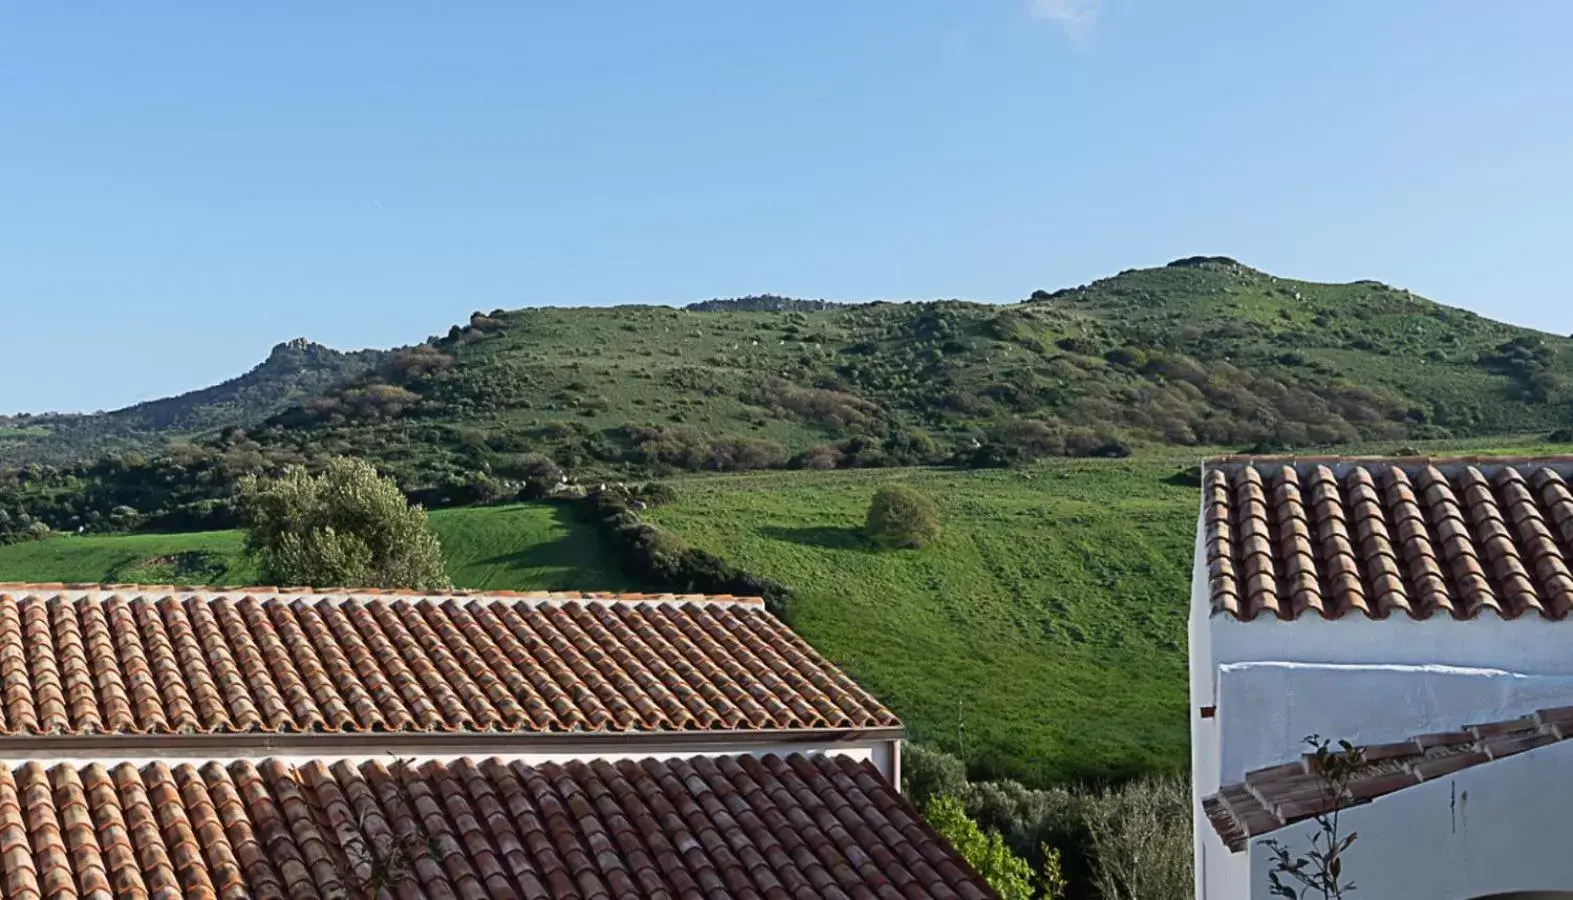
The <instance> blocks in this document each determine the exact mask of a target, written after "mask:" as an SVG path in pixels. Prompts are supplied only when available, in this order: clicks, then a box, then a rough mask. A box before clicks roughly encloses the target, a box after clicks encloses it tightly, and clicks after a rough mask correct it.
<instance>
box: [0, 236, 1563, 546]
mask: <svg viewBox="0 0 1573 900" xmlns="http://www.w3.org/2000/svg"><path fill="white" fill-rule="evenodd" d="M1570 350H1573V341H1569V340H1568V339H1565V338H1562V337H1557V336H1553V335H1549V334H1544V333H1540V332H1535V331H1532V330H1529V329H1524V328H1518V327H1515V326H1512V325H1507V324H1503V323H1500V322H1494V321H1491V320H1489V319H1486V318H1484V317H1482V316H1479V315H1476V314H1474V313H1470V312H1467V311H1465V310H1461V309H1454V308H1449V307H1445V306H1442V305H1439V304H1436V303H1433V302H1431V301H1428V300H1426V299H1424V298H1421V297H1418V296H1415V295H1413V294H1411V293H1409V292H1408V291H1404V290H1401V289H1397V288H1392V287H1388V286H1386V285H1383V284H1380V283H1377V282H1372V281H1361V282H1355V283H1352V284H1319V283H1314V282H1306V281H1296V280H1292V279H1285V278H1278V277H1275V276H1273V275H1269V274H1267V273H1264V272H1260V271H1257V270H1255V269H1252V268H1249V267H1247V266H1244V265H1242V264H1240V263H1238V262H1236V261H1234V260H1231V259H1227V258H1223V257H1194V258H1190V259H1185V260H1177V261H1175V262H1174V263H1171V264H1170V265H1168V266H1164V267H1160V268H1154V269H1139V270H1131V271H1127V272H1122V273H1120V274H1118V275H1115V276H1113V277H1110V278H1105V279H1101V280H1099V281H1096V282H1093V283H1092V284H1088V285H1083V286H1080V287H1074V288H1067V289H1064V290H1059V291H1054V292H1046V291H1038V292H1035V293H1033V294H1032V296H1031V297H1030V298H1029V299H1027V300H1025V301H1023V302H1020V303H1015V304H1009V305H992V304H983V303H968V302H961V301H948V300H947V301H934V302H926V303H869V304H855V305H853V304H848V305H838V304H822V303H820V302H819V301H794V300H790V299H789V298H781V297H769V296H765V297H756V298H743V299H741V300H735V301H714V302H711V303H707V304H703V305H700V306H699V307H698V308H690V309H675V308H671V307H656V306H624V307H612V308H559V307H542V308H531V309H522V310H512V311H507V310H497V311H494V312H492V313H490V314H482V313H475V314H474V315H472V316H471V317H470V319H469V321H468V322H466V323H464V324H462V325H456V326H454V327H453V328H452V329H451V330H450V331H449V333H448V334H447V335H446V336H444V337H442V338H439V339H434V340H432V341H430V342H428V343H426V344H421V345H418V346H415V347H411V348H406V349H404V350H400V351H395V352H392V353H390V354H387V355H386V356H384V357H380V358H378V359H377V360H376V365H375V367H371V366H370V365H369V363H371V362H372V357H369V356H356V357H353V359H354V360H355V361H356V364H360V365H364V366H365V370H364V371H362V372H361V373H360V374H358V375H354V376H353V377H349V378H347V379H345V380H337V379H338V377H339V376H342V375H346V374H349V373H348V372H347V371H346V369H347V368H349V364H348V362H347V361H346V363H345V365H344V366H341V367H340V368H338V369H337V370H335V371H334V372H333V373H332V376H333V377H321V378H319V379H317V380H316V381H315V382H314V385H315V388H312V387H308V386H304V385H302V384H301V383H299V382H296V383H294V386H293V388H292V390H293V396H296V397H298V398H300V399H299V400H298V402H294V403H290V404H288V405H287V406H285V407H284V408H282V409H281V410H279V411H278V412H277V413H276V414H274V415H271V416H269V417H268V418H266V419H265V420H264V421H262V422H260V423H259V424H253V425H248V426H247V427H246V428H245V429H244V432H243V433H230V434H227V435H223V436H217V435H215V436H211V437H208V438H205V439H203V440H202V441H201V442H200V443H201V446H200V447H197V448H192V447H185V448H182V449H181V450H180V453H179V454H178V456H179V458H178V459H164V460H160V459H154V460H151V461H150V462H149V463H148V466H150V467H151V469H149V470H146V471H136V472H126V471H122V470H121V469H120V468H116V467H114V466H108V467H105V466H99V467H92V466H84V467H79V468H78V469H77V470H75V471H74V472H72V473H62V474H60V475H59V476H58V477H56V478H53V479H52V480H51V479H37V478H35V479H32V480H31V481H29V482H28V483H27V484H25V485H23V484H21V483H16V484H12V485H10V486H9V487H8V485H7V481H6V477H5V476H4V474H3V473H0V511H3V510H5V509H6V508H8V507H9V508H10V509H11V511H12V513H13V519H14V518H15V514H17V513H20V512H23V511H29V513H30V514H41V515H42V516H43V517H44V518H45V519H46V521H48V522H49V523H50V524H51V525H52V526H55V527H59V526H61V525H70V524H71V523H72V522H80V523H83V524H87V525H88V526H89V527H100V526H101V525H104V523H108V522H110V521H111V520H112V519H113V518H114V517H112V516H111V515H110V514H111V512H112V511H113V509H114V508H115V507H124V508H125V509H122V510H121V511H120V512H119V513H118V514H117V515H118V520H117V521H141V519H140V518H138V517H135V516H130V515H129V514H128V513H127V512H126V510H127V509H129V510H132V511H134V512H136V513H138V514H139V516H148V515H151V516H153V518H154V521H157V522H160V523H163V524H165V525H178V526H179V527H196V526H197V525H198V524H199V523H202V522H207V523H211V524H217V523H221V522H222V521H223V517H222V516H218V517H217V518H214V517H213V516H212V515H210V513H212V511H213V510H215V509H220V510H221V509H222V507H223V505H224V497H225V496H227V490H228V485H229V484H231V483H232V482H233V479H234V478H235V477H237V475H238V474H239V473H243V472H246V471H257V470H259V469H266V468H268V467H270V466H273V465H276V464H278V463H281V462H288V461H301V460H307V461H309V460H311V459H313V458H316V457H320V456H323V455H327V454H355V455H360V456H364V457H367V458H370V459H373V460H375V461H377V462H378V463H379V464H381V465H382V466H384V467H385V468H386V469H387V470H389V471H391V472H393V473H394V474H395V475H397V476H398V477H399V479H400V480H401V483H402V484H404V486H405V487H406V488H407V489H408V490H410V491H411V493H412V494H413V495H414V496H416V497H417V498H418V499H420V500H422V501H423V502H426V503H428V504H432V505H439V506H440V505H448V504H454V503H464V502H471V501H474V500H480V499H487V498H490V497H496V496H502V495H507V494H509V493H511V492H514V491H516V490H517V485H518V482H519V481H521V480H523V479H525V478H528V477H531V476H532V475H539V473H540V472H542V471H543V469H542V462H541V460H540V459H539V458H538V457H537V456H536V454H547V455H549V456H550V457H551V458H552V459H553V460H555V461H556V463H557V464H559V465H561V466H562V467H564V468H566V469H567V470H568V471H569V473H570V474H573V475H580V476H586V477H600V476H612V477H616V476H642V475H649V474H655V475H660V474H663V473H669V472H675V471H682V470H739V469H755V468H771V467H780V466H786V465H795V466H800V467H804V468H837V467H866V466H879V465H891V464H917V463H938V462H951V463H957V464H962V465H970V466H996V465H1007V464H1011V463H1014V462H1018V461H1021V460H1025V459H1031V458H1037V457H1044V456H1056V455H1071V456H1087V455H1123V454H1125V453H1128V452H1130V446H1131V445H1137V446H1139V445H1141V444H1143V443H1161V444H1175V445H1193V444H1195V445H1206V446H1234V447H1248V446H1255V445H1263V446H1266V445H1271V446H1274V447H1293V448H1298V449H1316V448H1329V447H1335V446H1337V445H1339V444H1341V443H1344V442H1348V441H1351V440H1356V439H1381V440H1392V441H1404V440H1421V439H1439V438H1448V437H1466V436H1478V435H1494V434H1510V433H1511V434H1524V433H1533V432H1542V433H1543V432H1545V431H1549V430H1552V429H1555V428H1559V427H1565V426H1568V425H1570V424H1573V352H1570ZM330 352H331V351H330ZM300 368H301V367H299V366H294V367H290V370H291V371H299V370H300ZM323 374H324V376H326V374H327V373H323ZM232 384H233V383H232ZM222 389H223V386H221V387H220V388H215V389H213V390H222ZM200 393H203V392H199V394H200ZM279 393H285V392H283V391H281V392H279ZM277 395H278V394H274V395H269V396H277ZM187 396H188V397H189V396H194V395H187ZM280 405H281V406H282V405H283V404H282V403H281V404H280ZM144 406H150V405H144ZM265 406H266V404H265V403H262V402H260V401H259V402H254V403H250V404H245V405H244V408H245V409H247V410H257V409H262V408H264V407H265ZM204 408H222V407H221V406H217V405H216V404H209V406H207V407H204ZM133 409H138V408H133ZM131 413H132V411H123V412H122V413H117V414H112V415H119V416H126V415H130V414H131ZM142 415H143V416H144V418H142V419H139V420H138V421H145V422H154V421H162V422H172V421H182V422H187V423H190V422H192V421H193V420H192V419H191V418H189V417H188V418H185V419H180V418H179V417H176V416H173V415H163V414H155V413H153V412H147V413H145V414H142ZM203 421H204V422H206V423H207V425H208V427H212V426H214V425H217V424H218V422H217V421H216V420H215V418H212V417H210V418H208V419H205V420H203ZM230 421H234V418H233V417H232V418H231V419H230ZM0 427H5V426H4V425H0ZM11 427H12V428H13V430H14V429H15V428H16V427H18V426H17V425H16V424H13V425H12V426H11ZM22 427H27V425H26V423H23V425H22ZM188 427H189V426H188ZM59 437H63V438H69V434H62V435H59ZM84 485H87V486H90V487H85V486H84ZM194 504H195V505H198V506H200V508H201V509H202V510H203V511H204V512H203V514H202V516H199V517H197V518H195V519H193V518H192V517H191V516H187V515H185V514H184V513H182V514H180V515H177V516H175V518H174V519H173V520H171V519H170V518H169V516H168V515H167V514H168V513H172V512H179V511H180V510H183V509H186V508H188V507H192V506H193V505H194ZM94 510H96V511H97V514H98V516H99V519H98V520H97V521H94V520H92V519H90V518H86V517H87V516H88V514H89V513H90V512H92V511H94Z"/></svg>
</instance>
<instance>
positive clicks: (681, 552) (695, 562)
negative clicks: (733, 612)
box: [580, 486, 792, 615]
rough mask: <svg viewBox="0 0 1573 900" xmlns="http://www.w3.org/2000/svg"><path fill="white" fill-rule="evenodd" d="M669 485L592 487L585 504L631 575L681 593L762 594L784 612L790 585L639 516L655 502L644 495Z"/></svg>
mask: <svg viewBox="0 0 1573 900" xmlns="http://www.w3.org/2000/svg"><path fill="white" fill-rule="evenodd" d="M663 487H664V486H663ZM670 490H671V489H670V488H665V489H664V490H663V489H662V488H661V487H657V488H654V489H653V490H652V489H651V488H648V487H647V488H644V489H638V488H636V489H633V490H630V489H628V488H623V487H618V486H609V487H607V488H605V489H597V490H594V491H591V492H590V494H589V495H588V496H587V497H585V499H584V500H583V501H581V502H580V507H581V508H582V509H583V510H584V513H585V515H586V517H587V518H588V519H589V520H590V522H591V524H592V525H594V526H595V528H596V530H597V531H599V532H600V533H601V537H602V539H603V540H605V541H606V543H607V545H608V546H609V547H610V548H611V550H612V552H613V553H614V554H615V555H616V556H617V558H618V559H619V561H620V562H621V564H622V567H623V570H624V572H626V573H627V574H628V575H629V576H630V577H632V578H635V579H638V580H640V581H643V582H647V583H650V584H654V585H657V586H660V587H664V588H666V589H668V590H671V591H676V592H679V593H691V594H731V595H733V596H739V597H761V598H763V599H764V601H765V606H766V608H767V609H769V610H770V611H771V612H773V613H775V614H776V615H783V614H785V612H786V609H787V606H788V604H789V603H790V601H791V598H792V597H791V592H790V591H789V590H788V589H787V587H786V586H785V585H783V584H781V583H780V582H777V581H772V580H770V579H768V578H761V577H759V576H758V575H755V574H753V573H751V572H747V571H744V570H743V569H740V568H738V567H737V566H734V565H732V564H731V563H729V562H727V561H726V560H724V559H722V558H721V557H719V556H716V555H715V554H713V553H709V552H706V551H704V550H700V549H698V548H695V547H691V546H689V545H688V543H687V542H686V541H683V540H682V539H681V538H679V537H677V536H676V535H674V534H672V533H671V532H668V531H663V530H661V529H659V528H657V527H655V526H654V525H651V524H649V523H647V522H645V521H644V520H643V519H642V518H640V516H639V513H638V511H637V510H638V509H640V508H644V507H647V506H650V505H652V503H651V501H649V500H646V499H643V498H644V497H645V496H654V497H662V496H664V495H665V496H670V495H668V494H667V492H668V491H670Z"/></svg>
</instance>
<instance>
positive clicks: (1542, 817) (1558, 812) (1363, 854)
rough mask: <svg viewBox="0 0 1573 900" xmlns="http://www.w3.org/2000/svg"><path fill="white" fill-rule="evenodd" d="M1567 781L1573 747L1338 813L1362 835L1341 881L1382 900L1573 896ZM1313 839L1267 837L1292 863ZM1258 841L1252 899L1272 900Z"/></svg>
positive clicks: (1298, 829)
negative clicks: (1556, 893) (1538, 894)
mask: <svg viewBox="0 0 1573 900" xmlns="http://www.w3.org/2000/svg"><path fill="white" fill-rule="evenodd" d="M1570 772H1573V741H1564V742H1561V743H1557V744H1551V745H1548V746H1546V747H1541V748H1538V749H1535V750H1530V751H1528V752H1526V753H1522V754H1519V755H1517V756H1511V757H1508V758H1506V759H1501V760H1497V761H1494V762H1488V763H1484V764H1481V765H1478V766H1474V767H1472V768H1468V769H1464V770H1462V771H1460V772H1457V773H1456V774H1454V775H1453V776H1451V777H1448V778H1442V779H1438V780H1436V781H1432V782H1427V783H1424V784H1419V785H1416V786H1414V787H1409V788H1405V789H1403V790H1401V791H1399V792H1397V793H1394V794H1390V795H1388V796H1386V797H1381V798H1378V799H1377V800H1375V801H1373V802H1371V803H1369V804H1365V805H1363V806H1357V807H1353V808H1351V809H1348V810H1345V811H1344V812H1343V813H1342V815H1341V819H1342V823H1341V828H1340V830H1342V831H1345V832H1346V833H1347V832H1349V831H1354V832H1357V833H1358V834H1359V837H1358V838H1357V839H1356V841H1355V843H1354V845H1353V846H1352V847H1350V849H1349V850H1348V852H1347V854H1346V858H1345V862H1344V867H1345V873H1346V877H1347V878H1348V879H1349V880H1352V881H1354V882H1355V883H1356V885H1358V887H1359V890H1358V891H1357V893H1356V896H1359V897H1372V898H1378V897H1379V898H1381V900H1475V898H1484V897H1493V896H1495V895H1498V894H1508V893H1516V892H1520V891H1523V892H1530V893H1531V896H1533V894H1534V893H1535V892H1550V891H1573V853H1570V852H1568V849H1567V846H1566V844H1567V835H1568V829H1567V815H1568V810H1569V809H1573V778H1569V777H1568V775H1569V773H1570ZM1315 831H1316V827H1315V825H1314V824H1313V823H1309V822H1302V823H1298V824H1296V825H1294V826H1291V827H1289V828H1285V829H1282V830H1280V831H1278V832H1275V833H1274V834H1273V835H1271V837H1273V838H1277V839H1278V840H1280V841H1282V842H1284V844H1285V845H1286V846H1287V847H1288V848H1289V849H1290V850H1291V852H1292V853H1295V854H1296V855H1298V854H1300V853H1302V852H1303V850H1304V848H1305V847H1306V846H1307V842H1308V841H1309V840H1310V838H1311V836H1312V835H1313V834H1314V833H1315ZM1264 839H1265V837H1264V838H1257V839H1255V840H1253V841H1252V843H1251V847H1250V849H1249V851H1248V853H1249V856H1250V860H1251V865H1250V869H1251V871H1250V872H1249V873H1248V875H1247V877H1248V879H1249V888H1250V894H1249V896H1250V897H1251V898H1253V900H1270V897H1271V895H1270V894H1269V893H1268V890H1267V872H1268V867H1269V866H1268V863H1269V859H1270V857H1269V856H1268V852H1267V850H1266V848H1265V847H1264V846H1263V840H1264ZM1237 855H1238V856H1242V857H1244V856H1246V855H1247V853H1240V854H1237Z"/></svg>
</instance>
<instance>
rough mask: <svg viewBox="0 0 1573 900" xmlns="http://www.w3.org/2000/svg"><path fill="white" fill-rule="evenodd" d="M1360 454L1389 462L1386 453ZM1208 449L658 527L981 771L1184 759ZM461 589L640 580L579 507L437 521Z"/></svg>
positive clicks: (73, 561) (782, 482) (11, 563)
mask: <svg viewBox="0 0 1573 900" xmlns="http://www.w3.org/2000/svg"><path fill="white" fill-rule="evenodd" d="M1346 449H1347V451H1348V452H1349V453H1351V454H1368V455H1381V454H1393V453H1396V452H1397V451H1398V450H1400V449H1407V448H1401V447H1398V446H1393V445H1389V444H1370V445H1363V446H1355V447H1349V448H1346ZM1417 449H1419V450H1421V451H1423V452H1426V453H1432V454H1437V455H1448V454H1457V455H1471V454H1480V455H1491V454H1515V455H1528V454H1536V453H1547V452H1557V451H1558V450H1562V451H1565V450H1566V448H1557V447H1552V446H1546V445H1543V444H1537V443H1536V442H1535V441H1534V440H1532V439H1528V438H1495V439H1481V440H1477V441H1460V442H1449V443H1445V444H1441V443H1436V444H1422V445H1420V446H1419V447H1418V448H1417ZM1207 453H1208V451H1202V450H1189V451H1164V452H1162V453H1159V454H1157V455H1154V456H1150V457H1147V458H1141V459H1131V460H1056V461H1052V462H1047V463H1042V464H1039V465H1035V466H1031V467H1028V468H1024V469H1015V470H999V469H996V470H986V471H965V470H940V469H876V470H855V471H832V472H808V471H779V472H767V473H755V474H745V475H720V476H716V475H712V476H693V477H688V478H682V479H678V480H676V481H674V482H673V485H674V486H675V487H676V489H677V492H678V501H677V502H676V503H675V504H673V505H670V506H665V507H661V508H658V509H656V510H653V511H651V513H650V514H649V515H650V517H651V519H652V521H654V522H656V523H657V524H659V525H661V526H663V527H665V528H668V529H670V530H672V531H674V532H676V533H677V534H680V535H681V536H683V537H684V538H686V539H687V540H688V541H690V542H691V543H693V544H695V545H697V546H699V547H702V548H704V549H706V550H710V551H713V552H716V553H719V554H721V555H722V556H724V557H726V558H727V559H729V560H731V561H732V562H734V563H737V564H739V565H742V566H744V567H745V568H748V569H750V570H752V571H754V572H756V573H758V574H761V575H765V576H768V577H770V578H774V579H777V580H779V581H782V582H784V583H785V584H787V585H789V586H790V587H792V588H793V589H794V591H795V592H796V597H797V599H796V602H795V605H794V606H793V607H792V609H791V610H790V611H789V618H790V620H791V623H792V625H793V626H794V627H795V628H796V629H797V630H798V631H799V632H800V633H801V634H802V635H803V636H804V637H805V638H806V639H808V641H809V642H810V643H812V644H813V645H814V646H815V647H817V648H818V649H819V650H820V651H822V652H824V653H825V654H826V655H828V656H829V657H830V658H832V659H833V660H835V661H836V662H838V663H840V664H841V665H843V666H845V667H846V668H847V669H848V670H849V671H850V672H851V673H852V674H853V675H854V676H855V677H856V678H857V679H858V680H859V681H860V682H861V683H862V684H864V685H865V686H867V687H868V688H869V689H870V690H872V691H873V692H874V693H875V694H876V695H877V696H878V697H879V698H880V699H881V700H883V701H884V702H885V703H886V704H888V705H889V706H890V707H891V708H892V709H894V710H895V711H896V712H897V713H898V714H899V715H900V716H901V717H902V719H903V720H904V721H905V722H906V723H907V725H908V726H909V728H910V731H911V733H912V735H913V736H914V737H916V738H919V739H922V740H925V741H928V742H930V743H934V744H937V745H939V746H940V747H942V748H944V749H946V750H950V751H953V752H959V753H961V754H962V755H964V756H965V757H966V759H967V760H968V761H969V763H971V765H972V768H973V774H974V775H976V776H980V777H982V776H987V777H1012V778H1017V779H1021V780H1024V781H1027V782H1029V783H1032V784H1036V785H1042V784H1049V783H1054V782H1060V781H1065V780H1069V779H1087V778H1093V779H1096V778H1119V777H1122V776H1125V775H1130V774H1134V773H1138V772H1146V771H1181V770H1183V769H1184V767H1185V766H1186V764H1187V749H1186V747H1187V732H1186V717H1185V707H1186V697H1185V694H1186V678H1185V652H1186V647H1185V617H1186V604H1187V602H1188V597H1189V573H1190V565H1191V553H1192V545H1193V537H1194V529H1195V522H1196V512H1197V490H1196V488H1195V487H1191V486H1187V485H1186V484H1185V482H1184V480H1183V479H1180V478H1177V477H1176V476H1177V475H1178V474H1179V473H1180V472H1181V470H1182V469H1184V468H1185V467H1188V466H1191V465H1194V464H1195V463H1196V462H1198V461H1199V460H1200V459H1201V458H1202V457H1203V456H1204V455H1207ZM892 481H904V482H907V483H910V484H912V485H914V486H916V487H918V488H919V489H920V490H922V491H923V492H924V493H925V494H927V495H928V496H929V497H930V498H932V499H933V500H934V501H935V503H936V504H937V505H938V507H939V509H940V512H941V515H942V517H943V520H944V528H945V532H944V535H943V536H942V537H941V538H940V540H939V541H938V542H936V543H935V544H933V545H931V546H929V547H927V548H924V549H923V550H918V551H876V550H874V549H872V548H870V547H869V546H868V545H867V544H866V543H865V541H864V540H863V538H862V536H861V526H862V524H863V518H864V515H865V513H866V510H867V506H868V501H869V498H870V497H871V496H872V495H873V493H874V491H875V489H876V488H877V487H878V486H880V485H881V484H885V483H887V482H892ZM432 522H433V524H434V526H435V527H436V529H437V530H438V532H439V533H440V535H441V537H442V540H443V546H444V551H445V553H446V554H447V558H448V571H449V573H450V575H452V577H453V579H454V582H455V583H456V584H457V585H459V586H461V587H470V588H491V589H509V588H513V589H531V588H536V589H545V588H558V589H570V590H571V589H580V590H595V589H604V590H617V589H630V588H633V587H635V585H633V584H631V583H630V581H629V580H628V579H627V578H626V577H625V576H623V575H622V574H620V573H619V572H618V570H617V567H616V566H615V564H614V563H613V562H612V560H610V559H609V558H608V557H607V556H605V555H604V553H603V550H602V548H601V546H600V544H599V542H598V540H597V538H596V537H595V535H594V533H593V532H592V531H590V530H589V529H588V528H587V527H586V526H585V525H584V524H583V523H581V522H579V521H577V520H576V519H574V518H573V516H572V514H571V513H570V511H569V510H567V509H565V508H561V507H552V506H545V505H532V504H515V505H507V506H493V507H480V508H473V509H454V510H441V511H437V512H434V513H432ZM239 550H240V534H239V533H238V532H213V533H205V534H183V535H129V536H120V537H59V538H54V539H51V540H47V541H43V542H39V543H32V544H20V545H14V546H10V547H0V581H87V582H100V581H142V582H161V583H168V582H181V581H185V582H187V583H197V582H206V583H213V582H217V583H229V584H240V583H247V582H252V581H255V577H256V576H255V572H254V571H253V570H252V569H251V568H249V567H248V565H247V564H246V562H245V560H244V559H242V558H241V557H240V555H239Z"/></svg>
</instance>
